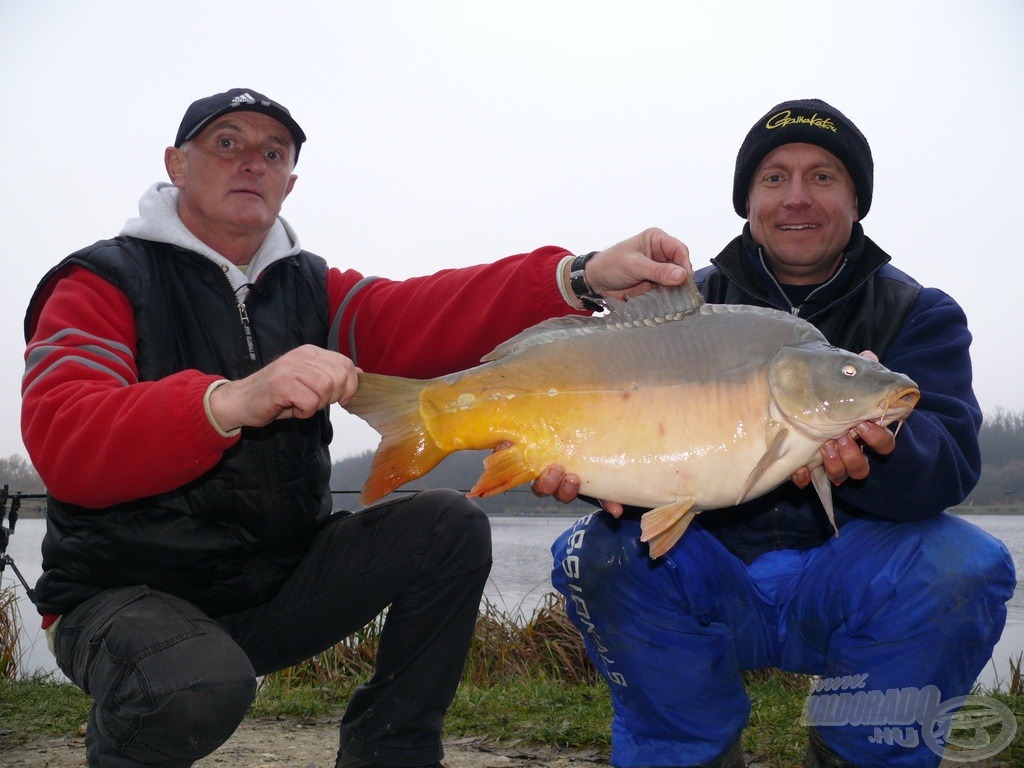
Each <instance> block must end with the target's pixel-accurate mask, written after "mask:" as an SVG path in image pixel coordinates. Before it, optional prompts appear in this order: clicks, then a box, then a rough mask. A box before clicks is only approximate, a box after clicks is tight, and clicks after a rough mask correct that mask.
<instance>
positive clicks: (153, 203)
mask: <svg viewBox="0 0 1024 768" xmlns="http://www.w3.org/2000/svg"><path fill="white" fill-rule="evenodd" d="M120 234H121V235H124V236H126V237H137V238H139V239H141V240H152V241H154V242H157V243H168V244H169V245H176V246H178V247H180V248H185V249H186V250H189V251H192V252H194V253H198V254H200V255H201V256H205V257H206V258H208V259H209V260H210V261H212V262H214V263H215V264H216V265H217V266H218V267H220V268H221V270H222V271H223V272H224V274H225V275H226V276H227V278H228V280H229V281H230V282H231V287H232V288H234V290H235V295H236V296H238V300H239V302H242V301H245V297H246V296H247V295H248V294H249V286H250V285H251V284H252V283H255V282H256V279H257V278H258V277H259V276H260V273H261V272H262V271H263V270H264V269H266V268H267V267H268V266H269V265H271V264H273V263H274V262H275V261H278V260H279V259H283V258H286V257H288V256H294V255H295V254H297V253H298V252H299V251H300V250H302V246H301V245H300V244H299V238H298V236H297V235H296V234H295V231H294V230H293V229H292V228H291V227H290V226H289V224H288V222H286V221H285V220H284V219H282V218H281V217H280V216H278V217H277V221H275V222H274V226H272V227H271V228H270V232H268V233H267V237H266V239H265V240H264V241H263V244H262V245H261V246H260V248H259V250H258V251H256V253H255V255H254V256H253V257H252V261H250V262H249V267H248V269H247V270H246V272H243V271H242V270H241V269H239V268H238V267H236V266H235V265H234V264H232V263H231V262H230V261H228V260H227V259H226V258H224V257H223V256H222V255H221V254H219V253H217V251H215V250H213V248H211V247H210V246H208V245H206V244H205V243H204V242H202V241H201V240H200V239H199V238H198V237H196V236H195V235H193V234H192V233H191V232H190V231H189V230H188V228H187V227H186V226H185V224H184V223H183V222H182V221H181V218H180V217H179V216H178V188H177V187H175V186H174V185H173V184H170V183H168V182H166V181H158V182H157V183H155V184H154V185H153V186H151V187H150V188H149V189H147V190H146V192H145V193H144V194H143V195H142V198H141V199H140V200H139V216H138V218H134V219H128V221H126V222H125V225H124V227H123V228H122V229H121V232H120Z"/></svg>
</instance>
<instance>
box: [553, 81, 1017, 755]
mask: <svg viewBox="0 0 1024 768" xmlns="http://www.w3.org/2000/svg"><path fill="white" fill-rule="evenodd" d="M873 180H874V165H873V162H872V158H871V149H870V147H869V146H868V142H867V140H866V139H865V138H864V135H863V134H862V133H861V132H860V130H858V129H857V127H856V126H855V125H854V124H853V123H852V122H851V121H850V120H849V119H848V118H847V117H846V116H845V115H844V114H843V113H842V112H840V111H839V110H837V109H835V108H834V107H832V106H831V105H829V104H827V103H825V102H824V101H820V100H818V99H807V100H798V101H789V102H785V103H783V104H778V105H777V106H775V107H773V108H772V109H770V110H769V111H768V112H767V113H766V114H765V115H764V116H763V117H761V118H760V119H759V120H758V121H757V122H756V123H755V124H754V125H753V127H752V128H751V129H750V131H749V132H748V133H747V135H746V138H745V139H744V140H743V143H742V145H741V147H740V150H739V153H738V155H737V158H736V174H735V177H734V187H733V206H734V208H735V209H736V212H737V213H738V214H739V215H740V216H741V217H743V218H745V219H746V220H747V223H746V225H745V226H744V228H743V232H742V233H741V234H740V235H739V236H738V237H736V238H735V239H734V240H733V241H732V242H730V243H729V244H728V245H727V246H726V247H725V249H724V250H723V251H722V252H721V253H720V254H719V255H718V256H717V257H715V258H714V259H712V260H711V266H709V267H706V268H705V269H702V270H700V271H698V272H697V274H696V275H695V281H696V284H697V285H698V286H699V288H700V291H701V293H702V294H703V296H704V297H705V299H706V300H707V301H708V302H712V303H721V304H750V305H755V306H761V307H774V308H777V309H779V310H782V311H785V312H790V313H792V314H795V315H798V316H800V317H803V318H806V319H807V320H808V321H810V322H811V323H813V324H814V325H815V326H817V327H818V328H819V329H820V330H821V331H822V332H823V333H824V334H825V336H826V337H827V338H828V339H829V341H830V342H831V343H833V344H835V345H836V346H839V347H842V348H845V349H850V350H857V351H861V350H863V351H864V352H863V354H865V356H871V357H874V358H875V359H877V360H880V361H881V362H882V363H883V364H884V365H885V366H886V367H887V368H889V369H890V370H894V371H900V372H902V373H905V374H907V375H908V376H910V377H911V378H912V379H913V380H914V381H915V382H917V384H918V386H919V387H920V390H921V400H920V403H919V405H918V406H917V408H916V409H915V410H914V412H913V413H912V414H911V416H910V417H909V418H908V419H907V420H906V421H905V422H904V424H903V427H902V431H901V433H900V436H899V437H900V441H899V446H898V447H897V446H896V444H895V439H894V435H893V433H892V432H891V431H890V430H888V429H885V428H883V427H880V426H879V425H877V424H874V423H863V424H860V425H857V427H856V428H855V429H854V430H851V432H850V434H848V435H844V436H843V437H841V438H839V439H838V440H834V441H830V442H829V443H827V444H826V445H825V446H823V448H822V450H821V457H822V461H823V466H824V469H825V471H826V473H827V476H828V479H829V480H830V481H831V483H832V484H833V486H834V489H833V496H834V505H835V515H836V522H837V524H838V525H839V528H840V535H838V536H834V535H833V531H832V528H831V526H830V524H829V523H828V521H827V519H826V516H825V514H824V512H823V510H822V509H821V506H820V503H819V502H818V500H817V497H816V494H815V493H814V491H813V489H811V488H808V487H807V486H808V485H809V484H810V479H811V478H810V473H809V470H808V469H807V468H803V469H801V470H799V471H798V472H797V473H795V474H794V476H793V482H792V483H785V484H784V485H782V486H781V487H779V488H777V489H776V490H775V491H772V492H771V493H769V494H767V495H765V496H762V497H761V498H758V499H755V500H753V501H749V502H746V503H743V504H741V505H739V506H736V507H731V508H727V509H721V510H711V511H706V512H704V513H702V514H701V515H700V516H699V517H697V519H696V521H695V522H694V523H693V524H692V525H691V526H690V528H689V529H688V530H687V532H686V534H685V535H684V536H683V537H682V539H681V540H680V541H679V543H678V544H676V545H675V547H673V548H672V549H671V550H669V552H668V553H667V554H666V555H665V556H664V557H663V558H661V559H659V561H658V562H657V563H655V564H652V562H651V561H650V559H649V558H648V557H647V552H646V547H644V546H643V545H641V543H640V541H639V522H638V520H639V515H640V514H642V513H643V512H644V511H645V510H633V509H625V510H623V508H622V507H621V505H616V504H608V503H606V504H605V508H606V509H607V510H608V511H609V512H611V514H594V515H590V516H588V517H586V518H583V519H582V520H580V521H579V522H577V523H576V524H575V525H574V526H573V527H572V528H571V529H570V530H568V531H566V532H565V533H564V534H563V535H562V536H561V537H560V538H559V540H558V541H557V542H556V543H555V545H554V546H553V548H552V552H553V553H554V557H555V567H554V570H553V576H552V580H553V583H554V585H555V586H556V588H558V589H559V591H561V592H562V593H563V594H565V595H566V597H567V603H568V611H569V614H570V616H571V617H572V619H573V621H574V622H575V623H576V625H577V626H578V627H579V628H580V630H581V632H582V634H583V636H584V638H585V641H586V643H587V648H588V652H589V653H590V656H591V658H592V659H593V660H594V662H595V664H596V665H597V667H598V668H599V669H600V670H602V673H603V674H604V675H605V679H606V680H607V682H608V686H609V688H610V690H611V693H612V699H613V702H614V707H615V717H614V720H613V726H612V764H613V765H615V766H621V767H622V768H633V766H694V765H700V766H716V767H718V768H723V767H724V768H731V767H735V768H740V767H741V766H743V765H744V761H743V750H742V747H741V741H740V738H741V735H742V732H743V729H744V727H745V725H746V722H747V719H748V717H749V714H750V701H749V699H748V697H747V695H746V691H745V690H744V686H743V682H742V679H741V676H740V672H741V671H742V670H753V669H762V668H765V667H779V668H782V669H785V670H789V671H793V672H800V673H806V674H813V675H819V676H820V677H821V681H820V683H819V684H818V685H816V686H815V691H814V692H813V693H812V695H810V696H809V697H808V700H807V704H806V708H805V712H804V716H803V717H802V718H801V722H802V723H803V724H805V725H809V726H811V727H810V730H809V745H808V748H807V754H806V757H805V760H804V766H805V767H806V768H814V767H815V766H832V767H835V766H897V765H898V766H936V765H938V764H939V762H940V760H941V753H942V751H943V743H944V742H943V739H944V735H943V734H942V733H940V731H941V730H942V729H941V727H939V728H936V727H935V725H936V720H935V717H936V715H938V714H940V713H946V712H948V711H949V708H948V707H947V704H949V702H951V701H955V700H956V699H957V697H962V696H964V695H966V694H968V693H969V692H970V690H971V687H972V685H973V683H974V681H975V679H976V678H977V675H978V673H979V672H980V671H981V669H982V668H983V666H984V665H985V664H986V663H987V661H988V659H989V658H990V656H991V653H992V648H993V646H994V645H995V643H996V641H997V640H998V638H999V635H1000V633H1001V632H1002V628H1003V624H1004V622H1005V619H1006V608H1005V603H1006V601H1007V600H1008V599H1009V598H1010V597H1011V595H1012V594H1013V590H1014V582H1015V574H1014V567H1013V563H1012V560H1011V559H1010V556H1009V554H1008V553H1007V551H1006V548H1005V547H1004V546H1003V545H1002V543H1001V542H999V541H998V540H996V539H994V538H993V537H991V536H989V535H988V534H987V533H985V532H984V531H982V530H980V529H979V528H977V527H976V526H974V525H972V524H970V523H968V522H966V521H964V520H962V519H960V518H956V517H953V516H951V515H949V514H946V513H945V511H944V510H946V509H948V508H949V507H953V506H955V505H956V504H958V503H960V502H961V501H963V499H964V498H965V497H966V496H967V494H968V493H969V492H970V490H971V489H972V488H973V487H974V485H975V483H976V482H977V480H978V476H979V473H980V455H979V448H978V430H979V428H980V425H981V412H980V409H979V407H978V403H977V400H976V399H975V396H974V392H973V390H972V384H971V360H970V353H969V346H970V340H971V337H970V333H969V332H968V330H967V320H966V318H965V317H964V313H963V311H962V310H961V309H960V307H959V306H958V305H957V304H956V302H955V301H954V300H953V299H952V298H950V297H949V296H947V295H946V294H945V293H943V292H942V291H940V290H937V289H935V288H925V287H922V286H921V285H919V284H918V283H917V282H916V281H915V280H914V279H913V278H911V277H909V276H908V275H906V274H904V273H903V272H900V271H899V270H897V269H895V268H894V267H892V266H891V265H890V264H889V261H890V257H889V256H888V255H887V254H886V253H885V252H884V251H882V249H881V248H879V247H878V246H877V245H876V244H875V243H874V242H872V241H871V240H870V239H869V238H868V237H866V236H865V234H864V231H863V229H862V227H861V224H860V221H861V220H862V219H863V218H864V216H866V215H867V213H868V210H869V208H870V207H871V197H872V185H873ZM563 479H564V478H563V477H561V476H560V475H559V474H558V473H557V471H556V472H550V473H549V474H548V475H545V476H542V478H540V479H539V480H538V482H537V483H536V484H535V490H537V491H538V492H542V493H543V492H548V491H550V492H552V493H554V492H555V490H556V489H555V486H554V483H555V482H557V481H560V480H563ZM939 725H940V726H941V722H940V723H939ZM947 734H948V731H947Z"/></svg>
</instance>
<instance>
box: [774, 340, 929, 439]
mask: <svg viewBox="0 0 1024 768" xmlns="http://www.w3.org/2000/svg"><path fill="white" fill-rule="evenodd" d="M768 386H769V389H770V391H771V397H772V401H773V404H774V406H775V409H776V410H777V411H778V415H779V416H781V417H782V418H783V419H784V420H785V421H786V422H788V423H789V424H790V425H791V426H792V427H794V428H796V429H799V430H800V431H801V432H803V433H805V434H807V435H810V436H813V437H821V438H822V439H829V438H835V437H838V436H839V435H841V434H842V433H843V432H845V431H846V430H848V429H850V428H851V427H852V426H853V425H855V424H858V423H860V422H862V421H873V422H875V423H877V424H881V425H882V426H886V425H888V424H891V423H893V422H895V421H902V420H903V419H905V418H907V416H909V415H910V412H911V411H912V410H913V409H914V406H916V405H917V403H918V401H919V400H920V399H921V392H920V390H919V389H918V387H917V384H915V383H914V381H913V380H912V379H911V378H910V377H909V376H905V375H904V374H902V373H897V372H895V371H890V370H889V369H888V368H886V367H885V366H884V365H882V364H881V363H879V362H876V361H874V360H871V359H869V358H866V357H862V356H860V355H856V354H854V353H852V352H848V351H846V350H845V349H839V348H837V347H833V346H830V345H828V344H825V343H821V342H813V343H810V344H801V345H796V346H789V347H783V348H782V349H781V350H779V352H778V353H777V354H776V355H775V356H774V358H773V359H772V361H771V362H770V363H769V366H768Z"/></svg>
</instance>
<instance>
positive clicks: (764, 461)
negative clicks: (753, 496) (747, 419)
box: [736, 425, 789, 504]
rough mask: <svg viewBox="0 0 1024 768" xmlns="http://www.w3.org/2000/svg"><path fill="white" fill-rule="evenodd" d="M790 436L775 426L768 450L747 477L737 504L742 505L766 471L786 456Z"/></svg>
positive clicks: (737, 498)
mask: <svg viewBox="0 0 1024 768" xmlns="http://www.w3.org/2000/svg"><path fill="white" fill-rule="evenodd" d="M788 434H789V433H788V432H787V431H786V430H785V429H783V428H782V427H780V426H779V425H775V428H774V429H773V431H772V434H771V441H770V442H769V443H768V448H767V449H766V450H765V452H764V453H763V454H762V455H761V458H760V459H758V460H757V464H756V465H755V466H754V468H753V469H752V470H750V474H749V475H747V481H746V482H745V483H744V484H743V488H741V489H740V492H739V495H738V496H737V497H736V503H737V504H740V503H742V502H743V501H744V499H746V498H747V494H748V493H750V489H751V488H753V487H754V485H755V484H756V483H757V481H758V480H760V479H761V475H763V474H764V473H765V470H767V469H768V467H770V466H771V465H772V464H774V463H775V462H776V461H778V460H779V459H780V458H782V457H783V456H785V455H786V436H787V435H788Z"/></svg>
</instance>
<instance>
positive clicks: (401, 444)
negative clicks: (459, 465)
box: [344, 373, 451, 504]
mask: <svg viewBox="0 0 1024 768" xmlns="http://www.w3.org/2000/svg"><path fill="white" fill-rule="evenodd" d="M430 383H431V380H425V381H419V380H416V379H403V378H401V377H398V376H384V375H380V374H374V373H360V374H359V388H358V389H357V390H356V394H355V395H354V396H353V397H352V398H351V399H350V400H349V401H348V402H347V403H346V404H345V405H344V408H345V410H347V411H348V412H349V413H353V414H355V415H356V416H358V417H359V418H361V419H363V420H364V421H365V422H366V423H368V424H369V425H370V426H371V427H373V428H374V429H375V430H377V432H379V433H380V436H381V441H380V445H379V446H378V447H377V452H376V453H375V454H374V456H373V462H372V463H371V465H370V474H369V477H368V478H367V480H366V483H365V484H364V485H363V492H362V493H361V494H360V496H359V501H360V502H362V503H363V504H372V503H373V502H375V501H377V500H378V499H380V498H383V497H384V496H387V495H388V494H389V493H391V492H392V491H394V490H395V489H396V488H399V487H400V486H403V485H405V484H406V483H408V482H409V481H410V480H416V479H417V478H420V477H423V475H425V474H427V473H428V472H429V471H430V470H432V469H433V468H434V467H436V466H437V465H438V464H439V463H440V462H441V460H442V459H444V458H445V457H446V456H447V455H448V454H449V453H451V451H450V450H447V449H445V448H442V447H441V446H439V445H438V444H437V443H436V442H435V440H434V438H433V436H432V435H431V434H430V430H429V429H428V428H427V424H426V422H425V421H424V419H423V416H422V415H421V413H420V392H422V391H423V389H424V387H425V386H427V385H428V384H430Z"/></svg>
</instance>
